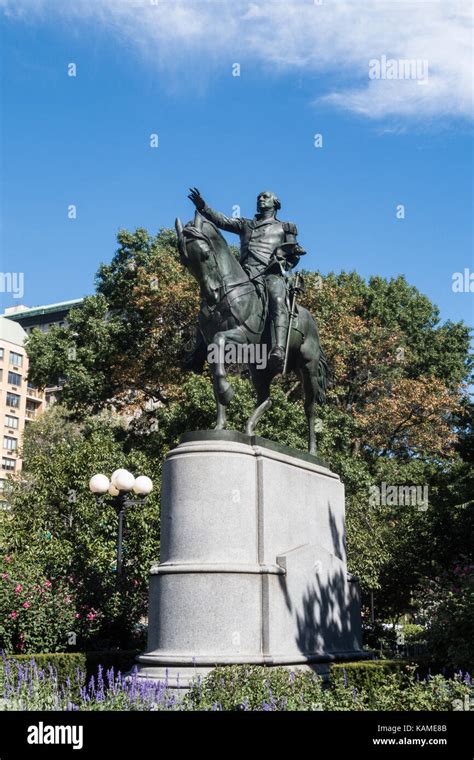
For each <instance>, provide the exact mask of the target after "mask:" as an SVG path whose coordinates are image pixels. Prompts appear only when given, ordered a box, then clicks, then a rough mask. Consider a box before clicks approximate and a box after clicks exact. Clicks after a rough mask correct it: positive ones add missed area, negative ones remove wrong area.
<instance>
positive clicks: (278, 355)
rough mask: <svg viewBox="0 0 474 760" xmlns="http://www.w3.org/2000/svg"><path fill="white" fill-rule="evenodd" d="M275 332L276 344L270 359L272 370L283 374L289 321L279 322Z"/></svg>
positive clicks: (275, 325) (275, 326)
mask: <svg viewBox="0 0 474 760" xmlns="http://www.w3.org/2000/svg"><path fill="white" fill-rule="evenodd" d="M273 327H274V330H275V342H274V344H273V347H272V350H271V351H270V355H269V357H268V363H269V365H270V368H271V369H273V370H274V371H275V372H283V367H284V364H285V348H286V339H287V334H288V319H287V320H286V322H285V321H284V320H282V321H279V322H278V323H277V324H274V325H273Z"/></svg>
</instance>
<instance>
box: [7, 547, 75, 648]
mask: <svg viewBox="0 0 474 760" xmlns="http://www.w3.org/2000/svg"><path fill="white" fill-rule="evenodd" d="M76 614H77V612H76V608H75V604H74V596H73V594H72V592H71V591H70V590H69V589H68V588H67V586H65V585H64V584H63V583H59V582H58V583H55V582H53V581H52V580H50V579H49V578H45V577H44V576H43V575H42V574H41V572H39V571H37V570H36V569H35V568H33V567H28V566H26V565H25V564H24V563H22V562H19V561H18V560H17V559H16V558H15V557H13V556H11V555H7V556H5V557H2V558H1V559H0V649H4V650H5V651H6V652H11V653H13V652H19V653H25V654H26V653H29V652H40V651H45V650H46V651H50V652H56V651H59V650H61V649H65V648H66V647H67V646H68V644H69V645H71V644H72V642H73V641H74V631H75V624H76Z"/></svg>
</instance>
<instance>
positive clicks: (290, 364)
mask: <svg viewBox="0 0 474 760" xmlns="http://www.w3.org/2000/svg"><path fill="white" fill-rule="evenodd" d="M189 198H190V199H191V200H192V201H193V203H194V205H195V206H196V209H197V210H196V214H195V218H194V222H193V223H192V222H189V223H188V224H187V225H186V226H185V227H183V225H182V224H181V222H180V220H179V219H177V220H176V231H177V234H178V248H179V253H180V257H181V261H182V263H183V264H184V266H186V267H187V268H188V269H189V271H190V272H191V274H192V275H193V276H194V277H195V278H196V280H197V281H198V283H199V285H200V289H201V297H202V303H201V310H200V313H199V317H198V330H199V333H200V335H201V336H202V339H203V345H205V346H206V347H209V346H211V345H212V346H213V347H216V348H217V349H218V350H217V359H216V361H215V362H213V364H212V368H213V376H214V394H215V397H216V402H217V423H216V429H223V428H224V427H225V425H226V406H228V404H229V403H230V401H231V399H232V396H233V394H234V391H233V388H232V386H231V385H230V383H229V382H228V380H227V378H226V367H225V349H226V346H228V345H229V344H234V345H237V346H244V345H250V346H252V345H253V346H255V345H256V344H261V345H263V346H264V347H265V348H266V349H267V348H269V349H270V350H269V353H268V363H266V362H265V363H264V366H260V365H259V364H257V362H256V361H252V360H250V361H248V366H249V370H250V376H251V379H252V383H253V385H254V387H255V390H256V392H257V406H256V408H255V410H254V412H253V414H252V416H251V417H250V419H249V420H248V421H247V427H246V432H247V434H249V435H252V434H253V433H254V430H255V426H256V424H257V422H258V420H259V419H260V417H261V416H262V414H263V413H264V412H265V411H266V410H267V409H269V407H270V406H271V400H270V384H271V381H272V380H273V378H274V377H275V376H276V375H277V374H278V373H279V372H281V371H282V370H285V372H286V371H287V370H288V371H295V372H297V373H298V374H299V376H300V378H301V380H302V383H303V391H304V407H305V413H306V418H307V420H308V449H309V452H310V453H311V454H316V436H315V430H314V418H315V412H314V404H315V402H316V401H317V402H318V403H321V404H322V403H324V400H325V392H326V386H327V364H326V359H325V355H324V352H323V349H322V347H321V344H320V340H319V334H318V328H317V325H316V322H315V321H314V319H313V317H312V316H311V314H310V313H309V311H308V310H307V309H305V308H304V307H302V306H296V302H295V296H296V293H297V292H298V291H299V290H301V288H300V287H299V283H298V279H297V280H296V284H295V285H294V286H293V288H291V286H290V292H291V296H292V304H291V305H290V299H289V297H288V287H287V282H286V281H287V277H286V273H287V271H288V270H290V269H291V268H293V267H294V266H296V264H297V263H298V261H299V258H300V256H301V255H303V254H304V253H305V251H304V250H303V249H302V248H301V247H300V246H299V245H298V243H297V241H296V235H297V231H296V227H295V225H294V224H291V223H289V222H281V221H280V220H279V219H277V218H276V212H277V210H278V209H279V208H280V201H279V200H278V198H277V196H276V195H275V194H274V193H272V192H271V191H266V192H263V193H260V195H259V196H258V198H257V214H256V215H255V217H254V218H253V219H243V218H231V217H227V216H224V215H223V214H220V213H219V212H217V211H213V210H212V209H210V208H209V207H208V206H207V204H206V203H205V201H204V200H203V198H202V197H201V195H200V193H199V191H198V190H197V189H196V188H193V189H192V190H191V193H190V195H189ZM218 227H220V228H221V229H224V230H226V231H228V232H236V233H238V234H239V235H240V239H241V251H240V259H239V260H238V259H237V258H236V257H235V256H234V255H233V254H232V252H231V250H230V249H229V247H228V245H227V243H226V241H225V239H224V238H223V236H222V235H221V233H220V232H219V230H218ZM290 311H291V315H290Z"/></svg>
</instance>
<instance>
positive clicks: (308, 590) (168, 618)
mask: <svg viewBox="0 0 474 760" xmlns="http://www.w3.org/2000/svg"><path fill="white" fill-rule="evenodd" d="M361 656H363V652H362V651H361V622H360V603H359V590H358V584H357V581H356V580H355V579H354V578H353V577H351V576H350V575H349V574H348V572H347V566H346V549H345V528H344V487H343V485H342V483H341V481H340V479H339V477H338V476H337V475H335V474H334V473H333V472H331V471H330V470H329V469H328V468H327V467H326V466H325V465H324V463H321V462H320V461H319V460H318V459H316V458H315V457H312V456H310V455H309V454H304V453H303V452H298V451H296V450H293V449H287V448H286V447H282V446H277V445H275V444H273V443H272V442H270V441H265V440H264V439H260V438H258V437H255V436H252V437H250V436H245V435H243V434H237V433H233V432H231V431H229V432H226V431H219V432H218V431H202V432H196V433H193V434H188V435H187V436H185V437H184V438H183V439H182V442H181V443H180V444H179V445H178V446H177V447H176V448H174V449H173V450H172V451H170V452H169V454H168V455H167V457H166V461H165V463H164V469H163V481H162V498H161V560H160V563H159V564H158V563H157V564H155V565H153V566H152V568H151V576H150V605H149V633H148V647H147V651H146V652H145V653H144V654H142V655H140V656H139V657H138V658H137V664H138V668H139V671H138V675H139V677H144V678H154V679H160V680H164V679H165V677H166V676H167V677H168V683H169V685H170V687H173V688H187V687H188V686H189V684H190V682H191V681H192V680H193V679H195V678H197V677H198V676H199V675H201V676H204V675H206V674H207V673H208V672H209V671H210V670H211V669H212V668H213V667H215V666H216V665H232V664H238V663H253V664H259V665H263V664H265V665H285V666H295V667H296V666H301V665H307V664H312V665H314V664H317V663H319V664H325V663H329V662H331V661H334V660H344V659H346V660H347V659H350V660H353V659H357V658H359V657H361Z"/></svg>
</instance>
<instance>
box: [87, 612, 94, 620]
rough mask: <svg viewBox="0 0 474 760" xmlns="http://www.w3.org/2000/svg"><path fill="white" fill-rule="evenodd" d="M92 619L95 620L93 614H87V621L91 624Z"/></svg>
mask: <svg viewBox="0 0 474 760" xmlns="http://www.w3.org/2000/svg"><path fill="white" fill-rule="evenodd" d="M94 618H95V614H94V613H93V612H89V613H88V614H87V619H88V620H90V621H91V622H92V621H93V620H94Z"/></svg>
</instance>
